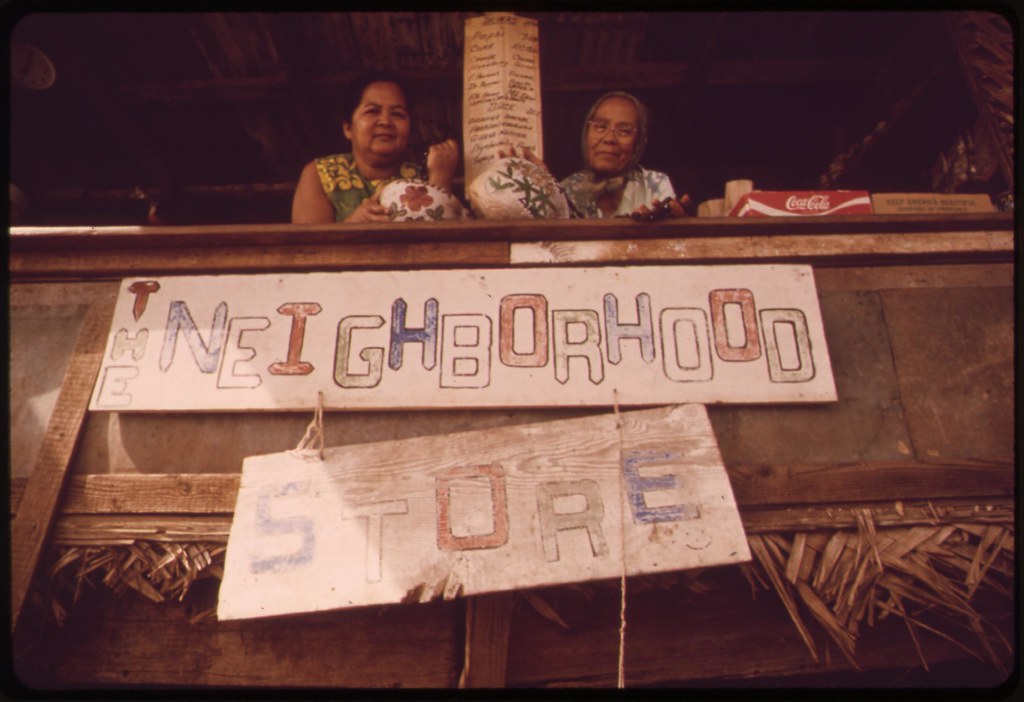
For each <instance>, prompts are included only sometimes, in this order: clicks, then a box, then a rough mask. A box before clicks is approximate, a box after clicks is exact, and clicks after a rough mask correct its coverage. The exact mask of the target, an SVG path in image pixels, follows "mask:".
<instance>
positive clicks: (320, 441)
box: [288, 392, 324, 461]
mask: <svg viewBox="0 0 1024 702" xmlns="http://www.w3.org/2000/svg"><path fill="white" fill-rule="evenodd" d="M316 398H317V399H316V411H315V412H314V413H313V421H311V422H310V423H309V426H307V427H306V433H305V434H303V436H302V439H300V440H299V443H298V445H297V446H296V447H295V448H294V449H292V450H291V451H289V452H288V453H289V454H291V455H292V456H295V457H296V458H301V459H303V460H305V461H322V460H324V394H323V393H322V392H317V394H316Z"/></svg>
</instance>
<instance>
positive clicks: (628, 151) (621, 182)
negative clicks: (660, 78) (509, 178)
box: [561, 92, 685, 218]
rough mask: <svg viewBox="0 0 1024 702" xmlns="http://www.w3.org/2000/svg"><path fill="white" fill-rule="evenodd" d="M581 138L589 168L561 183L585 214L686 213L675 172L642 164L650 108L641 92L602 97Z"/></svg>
mask: <svg viewBox="0 0 1024 702" xmlns="http://www.w3.org/2000/svg"><path fill="white" fill-rule="evenodd" d="M581 144H582V147H583V159H584V163H585V166H584V168H583V169H582V170H580V171H577V172H576V173H573V174H572V175H571V176H569V177H568V178H566V179H565V180H563V181H562V183H561V184H562V188H564V189H565V193H566V195H568V196H569V200H570V201H571V202H572V204H573V207H574V208H575V209H576V212H577V213H578V215H579V216H582V217H586V218H599V217H617V216H633V217H644V216H650V215H652V213H654V212H657V211H660V212H662V213H664V214H666V215H669V216H682V215H684V214H685V211H684V209H683V206H682V205H681V204H680V201H679V200H678V199H677V198H676V194H675V191H674V190H673V189H672V183H671V182H670V181H669V177H668V176H667V175H666V174H664V173H659V172H658V171H649V170H647V169H645V168H643V167H642V166H641V165H640V158H641V157H642V156H643V153H644V149H645V148H646V146H647V108H646V107H644V104H643V103H642V102H640V101H639V100H637V99H636V98H635V97H633V96H632V95H630V94H629V93H623V92H611V93H605V94H604V95H602V96H601V97H600V98H598V100H597V102H595V103H594V105H593V106H592V107H591V108H590V112H588V113H587V117H586V120H585V121H584V123H583V135H582V138H581ZM684 199H685V196H684Z"/></svg>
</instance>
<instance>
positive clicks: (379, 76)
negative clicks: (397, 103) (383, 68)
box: [342, 71, 412, 123]
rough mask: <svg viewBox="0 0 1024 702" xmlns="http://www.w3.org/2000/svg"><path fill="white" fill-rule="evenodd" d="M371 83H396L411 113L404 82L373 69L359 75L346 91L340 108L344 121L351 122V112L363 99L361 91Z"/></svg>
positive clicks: (364, 90)
mask: <svg viewBox="0 0 1024 702" xmlns="http://www.w3.org/2000/svg"><path fill="white" fill-rule="evenodd" d="M371 83H394V84H395V85H397V86H398V89H399V90H401V91H402V95H403V96H404V97H405V107H406V110H407V111H408V112H409V114H412V104H411V102H410V99H409V91H408V90H407V89H406V87H405V84H404V83H403V82H402V81H401V80H399V79H398V78H397V77H396V76H394V75H392V74H390V73H385V72H379V71H375V72H371V73H363V74H362V75H360V76H359V77H358V78H357V79H356V80H355V81H354V82H353V83H352V84H351V85H350V86H349V88H348V90H347V91H346V93H345V97H344V102H343V103H342V110H344V113H343V115H342V119H343V120H344V121H345V122H346V123H351V122H352V114H353V113H354V112H355V111H356V108H357V107H359V103H360V102H362V101H363V93H364V92H366V88H367V87H369V85H370V84H371Z"/></svg>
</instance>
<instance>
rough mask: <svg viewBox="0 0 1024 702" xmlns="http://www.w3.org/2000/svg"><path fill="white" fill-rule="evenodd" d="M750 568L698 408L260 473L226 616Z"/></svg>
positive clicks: (265, 461)
mask: <svg viewBox="0 0 1024 702" xmlns="http://www.w3.org/2000/svg"><path fill="white" fill-rule="evenodd" d="M749 559H750V553H749V551H748V548H747V541H746V535H745V533H744V531H743V527H742V524H741V522H740V518H739V513H738V511H737V508H736V502H735V499H734V498H733V494H732V489H731V487H730V485H729V479H728V476H727V475H726V472H725V468H724V466H723V465H722V459H721V456H720V454H719V451H718V444H717V443H716V441H715V437H714V434H713V432H712V429H711V424H710V422H709V421H708V416H707V411H706V409H705V408H704V406H703V405H679V406H674V407H662V408H657V409H652V410H638V411H631V412H621V413H619V415H618V416H616V415H615V414H613V413H607V414H604V415H599V416H595V417H585V418H581V419H568V420H560V421H553V422H544V423H538V424H527V425H521V426H513V427H504V428H499V429H491V430H487V431H472V432H463V433H456V434H450V435H446V436H428V437H419V438H414V439H406V440H401V441H386V442H379V443H373V444H363V445H355V446H347V447H344V448H332V449H327V450H325V451H324V455H323V460H306V459H304V458H301V457H298V456H296V455H293V454H290V453H280V454H272V455H268V456H255V457H251V458H247V459H246V460H245V463H244V465H243V469H242V479H241V484H240V486H239V491H238V498H237V504H236V507H235V513H234V520H233V522H232V525H231V532H230V535H229V538H228V549H227V555H226V560H225V567H224V579H223V582H222V584H221V587H220V600H219V603H218V610H217V615H218V618H220V619H222V620H223V619H244V618H253V617H265V616H271V615H276V614H286V613H297V612H312V611H319V610H326V609H337V608H344V607H356V606H361V605H371V604H388V603H397V602H425V601H429V600H433V599H439V598H446V599H449V598H452V597H455V596H457V595H473V594H479V593H484V592H495V591H500V590H511V589H519V588H530V587H538V586H544V585H552V584H557V583H568V582H580V581H585V580H595V579H602V578H616V577H621V576H622V574H623V573H625V574H627V575H636V574H641V573H656V572H663V571H671V570H681V569H687V568H700V567H705V566H712V565H719V564H726V563H739V562H743V561H747V560H749Z"/></svg>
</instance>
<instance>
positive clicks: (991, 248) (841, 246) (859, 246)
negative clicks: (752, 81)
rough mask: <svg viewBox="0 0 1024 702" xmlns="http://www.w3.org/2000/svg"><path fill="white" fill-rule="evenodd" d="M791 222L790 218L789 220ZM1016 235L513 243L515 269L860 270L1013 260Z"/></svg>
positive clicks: (978, 232) (933, 233)
mask: <svg viewBox="0 0 1024 702" xmlns="http://www.w3.org/2000/svg"><path fill="white" fill-rule="evenodd" d="M787 219H791V218H787ZM1013 251H1014V239H1013V232H1011V231H977V232H970V233H966V232H930V233H899V234H860V235H857V236H852V235H849V234H820V235H816V236H807V235H797V236H793V235H785V234H779V235H775V236H771V237H757V238H754V237H751V238H745V237H735V236H721V237H714V238H693V239H682V238H677V239H623V240H619V241H597V240H595V241H571V242H570V241H542V242H538V243H519V242H513V243H512V249H511V262H512V265H517V266H530V265H567V264H597V263H600V264H616V263H625V262H627V261H628V262H631V263H634V264H636V263H642V262H646V263H662V262H671V261H687V262H689V263H706V262H711V261H715V262H719V263H724V262H733V261H743V260H753V259H756V260H758V261H762V262H769V261H801V262H803V261H814V262H815V263H818V264H820V265H856V264H858V263H859V264H863V263H864V262H866V261H868V260H872V259H885V260H886V261H888V262H896V261H907V260H916V261H932V262H950V263H954V262H957V261H960V262H967V261H1011V260H1012V258H1013Z"/></svg>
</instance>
